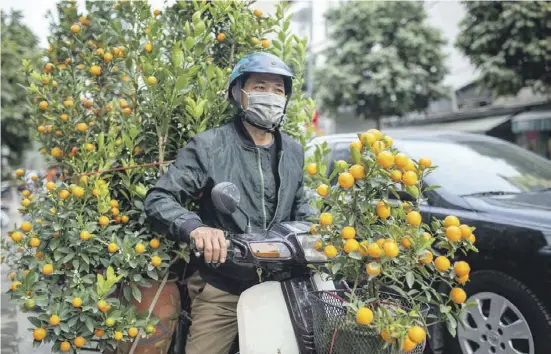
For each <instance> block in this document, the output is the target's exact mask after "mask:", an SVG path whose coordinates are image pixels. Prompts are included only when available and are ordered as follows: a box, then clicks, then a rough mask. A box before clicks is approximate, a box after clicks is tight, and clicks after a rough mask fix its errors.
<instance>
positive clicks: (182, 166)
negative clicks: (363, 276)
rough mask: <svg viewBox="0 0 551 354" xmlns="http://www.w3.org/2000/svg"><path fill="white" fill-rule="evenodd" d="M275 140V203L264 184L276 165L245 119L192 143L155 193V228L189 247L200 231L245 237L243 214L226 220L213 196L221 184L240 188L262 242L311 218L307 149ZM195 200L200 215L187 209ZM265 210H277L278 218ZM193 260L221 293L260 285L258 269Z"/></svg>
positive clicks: (151, 215)
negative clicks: (288, 224) (276, 227)
mask: <svg viewBox="0 0 551 354" xmlns="http://www.w3.org/2000/svg"><path fill="white" fill-rule="evenodd" d="M274 137H275V144H276V148H277V150H276V151H277V159H278V164H277V171H275V172H276V173H275V180H276V182H277V183H276V184H275V185H274V187H273V188H274V189H276V188H277V193H275V192H276V191H275V190H274V191H272V192H274V193H273V194H274V196H275V198H273V200H272V201H271V202H270V200H269V199H270V198H266V197H265V195H266V192H265V190H266V188H265V185H264V180H265V176H266V177H267V174H272V169H271V168H270V167H269V166H270V162H269V161H265V159H269V157H268V156H266V154H264V153H263V151H262V150H261V149H262V148H259V147H256V145H255V144H254V142H253V140H252V138H251V136H250V135H249V133H248V132H247V130H246V129H245V127H244V125H243V122H242V121H241V119H240V118H236V119H235V121H234V122H233V123H229V124H226V125H223V126H221V127H219V128H214V129H210V130H208V131H205V132H203V133H200V134H198V135H196V136H194V137H193V138H191V139H190V141H189V142H188V144H187V145H186V146H185V147H184V148H182V149H181V150H180V151H179V153H178V157H177V159H176V161H175V162H174V163H173V164H171V165H170V166H169V168H168V171H167V172H166V173H165V174H164V175H163V176H161V178H160V179H159V180H158V181H157V183H156V184H155V186H154V187H153V188H151V189H150V190H149V192H148V194H147V196H146V199H145V212H146V214H147V217H148V221H149V223H150V225H151V227H152V229H153V230H154V231H156V232H158V233H161V234H164V235H166V236H167V237H168V238H169V239H172V240H174V241H177V242H189V234H190V233H191V232H192V231H193V230H195V229H196V228H197V227H199V226H209V227H213V228H217V229H220V230H225V231H229V232H231V233H235V234H240V233H244V232H245V230H246V226H247V222H246V217H245V216H244V215H243V213H241V212H239V211H237V212H236V213H234V214H233V215H224V214H221V213H219V212H217V211H216V209H215V208H214V206H213V203H212V200H211V194H210V192H211V190H212V188H213V186H214V185H216V184H217V183H220V182H232V183H234V184H235V185H236V186H237V187H238V188H239V190H240V192H241V201H240V207H241V208H242V209H243V210H244V211H245V212H246V213H247V214H248V215H249V217H250V219H251V221H250V222H251V227H252V231H253V233H255V234H257V237H259V238H262V237H263V235H264V233H263V232H264V231H266V230H267V229H269V228H270V226H272V225H273V224H275V223H278V222H280V221H289V220H305V219H306V218H307V217H309V216H311V214H312V209H311V208H310V206H309V202H308V200H307V199H306V196H305V193H304V187H303V168H304V150H303V148H302V146H301V145H300V144H299V143H297V142H296V141H294V140H293V139H292V138H291V137H289V136H288V135H286V134H284V133H281V132H279V131H276V133H275V134H274ZM270 177H272V176H270ZM266 179H267V178H266ZM276 186H277V187H276ZM190 200H195V201H198V202H199V212H198V214H196V213H194V212H190V211H189V210H188V209H186V208H184V205H185V204H186V202H188V201H190ZM269 203H275V205H271V204H269ZM265 210H273V211H274V214H275V215H274V216H273V218H270V217H269V216H267V213H266V212H265ZM192 261H193V262H195V263H197V265H198V267H199V272H200V274H201V276H202V277H203V278H204V279H205V281H206V282H207V283H210V284H211V285H212V286H214V287H216V288H219V289H221V290H224V291H227V292H230V293H234V294H240V293H241V292H242V291H244V290H246V289H247V288H249V287H250V286H252V285H254V284H256V283H258V275H257V273H256V270H255V269H254V268H252V267H242V266H238V265H236V264H233V263H232V262H231V261H229V260H228V261H226V263H224V264H222V265H220V266H219V267H217V268H215V267H213V266H211V265H207V264H206V263H204V262H203V261H197V260H192Z"/></svg>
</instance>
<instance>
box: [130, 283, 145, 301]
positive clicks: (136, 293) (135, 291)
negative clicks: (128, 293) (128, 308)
mask: <svg viewBox="0 0 551 354" xmlns="http://www.w3.org/2000/svg"><path fill="white" fill-rule="evenodd" d="M130 286H131V288H132V296H134V299H136V301H138V302H142V292H141V291H140V289H138V287H137V286H136V285H134V284H130Z"/></svg>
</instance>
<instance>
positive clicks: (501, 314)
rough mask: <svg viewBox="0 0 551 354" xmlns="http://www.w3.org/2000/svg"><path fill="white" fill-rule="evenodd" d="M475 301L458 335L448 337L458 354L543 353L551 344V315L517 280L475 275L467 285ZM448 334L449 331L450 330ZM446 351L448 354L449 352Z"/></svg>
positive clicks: (486, 273) (464, 315)
mask: <svg viewBox="0 0 551 354" xmlns="http://www.w3.org/2000/svg"><path fill="white" fill-rule="evenodd" d="M465 291H466V292H467V295H468V296H469V298H468V299H467V302H475V303H476V306H473V307H469V308H468V309H466V310H465V311H464V312H463V313H462V315H461V319H462V321H463V324H464V326H462V325H461V324H458V328H457V336H456V337H455V338H452V337H451V336H449V334H448V340H447V342H448V347H449V349H448V350H449V351H450V352H452V353H454V354H492V353H504V354H505V353H507V354H508V353H515V354H517V353H518V354H539V353H546V352H547V350H548V349H549V348H548V345H549V343H550V342H551V315H550V313H549V309H546V308H545V306H544V305H543V303H542V302H541V301H540V300H539V299H538V298H537V296H536V295H535V294H534V293H533V292H532V291H531V290H530V289H529V288H528V287H527V286H526V285H524V284H523V283H521V282H520V281H518V280H516V279H515V278H513V277H511V276H509V275H507V274H504V273H501V272H496V271H490V270H483V271H479V272H475V273H473V274H472V275H471V281H470V282H469V283H467V285H466V286H465ZM446 332H447V331H446ZM448 350H446V352H448Z"/></svg>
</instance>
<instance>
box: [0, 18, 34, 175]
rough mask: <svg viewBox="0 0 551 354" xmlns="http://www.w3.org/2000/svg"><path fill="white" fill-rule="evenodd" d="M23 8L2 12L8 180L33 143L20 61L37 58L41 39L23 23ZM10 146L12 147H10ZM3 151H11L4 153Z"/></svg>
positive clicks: (5, 171)
mask: <svg viewBox="0 0 551 354" xmlns="http://www.w3.org/2000/svg"><path fill="white" fill-rule="evenodd" d="M22 20H23V16H22V14H21V12H20V11H12V12H11V13H9V14H6V13H5V12H4V11H2V13H1V21H2V23H1V26H2V69H1V70H2V160H4V158H6V159H7V162H8V165H6V166H4V165H2V179H6V178H7V177H8V176H9V174H10V170H11V166H16V165H20V163H21V160H22V158H23V153H24V151H25V149H27V148H28V147H29V145H30V134H29V122H28V119H29V113H30V112H29V109H28V108H27V107H26V105H25V103H26V101H27V100H26V98H27V96H26V93H25V91H24V90H23V89H22V88H21V87H22V86H21V85H25V84H26V82H25V77H24V76H23V75H21V73H20V70H19V69H20V67H21V60H22V59H29V60H33V61H35V60H36V59H37V56H38V51H37V43H38V40H37V38H36V36H35V35H34V34H33V32H32V31H31V29H30V28H29V27H27V26H25V25H24V24H23V22H22ZM7 149H9V150H7ZM4 150H6V152H7V151H9V154H8V155H7V156H4Z"/></svg>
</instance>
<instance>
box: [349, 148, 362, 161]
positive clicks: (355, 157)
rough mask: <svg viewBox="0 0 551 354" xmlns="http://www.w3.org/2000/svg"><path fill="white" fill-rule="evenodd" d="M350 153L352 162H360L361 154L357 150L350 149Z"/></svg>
mask: <svg viewBox="0 0 551 354" xmlns="http://www.w3.org/2000/svg"><path fill="white" fill-rule="evenodd" d="M350 153H351V155H352V161H354V163H356V164H359V163H361V161H362V155H361V154H360V152H359V151H358V150H356V149H350Z"/></svg>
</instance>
